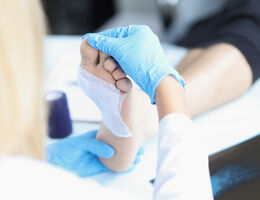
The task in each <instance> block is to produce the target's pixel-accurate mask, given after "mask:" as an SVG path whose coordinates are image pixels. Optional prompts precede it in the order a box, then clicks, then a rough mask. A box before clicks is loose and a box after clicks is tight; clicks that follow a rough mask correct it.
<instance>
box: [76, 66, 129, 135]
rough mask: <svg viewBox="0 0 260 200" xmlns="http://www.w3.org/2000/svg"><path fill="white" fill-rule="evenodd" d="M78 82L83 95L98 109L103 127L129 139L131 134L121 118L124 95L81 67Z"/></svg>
mask: <svg viewBox="0 0 260 200" xmlns="http://www.w3.org/2000/svg"><path fill="white" fill-rule="evenodd" d="M78 82H79V86H80V87H81V89H82V90H83V91H84V92H85V94H86V95H87V96H88V97H89V98H91V99H92V101H93V102H94V103H95V104H96V105H97V106H98V108H99V109H100V111H101V113H102V117H103V119H102V120H103V123H104V125H105V126H106V127H107V128H108V129H109V130H110V131H111V132H112V133H113V134H114V135H116V136H118V137H131V136H132V132H131V131H130V129H129V128H128V127H127V125H126V123H125V122H124V121H123V118H122V117H121V109H122V104H123V101H124V99H125V97H126V94H122V93H120V90H118V89H117V88H116V87H115V85H113V84H110V83H108V82H106V81H104V80H102V79H100V78H98V77H96V76H94V75H92V74H90V73H89V72H87V71H86V70H84V69H82V68H81V66H80V67H79V70H78Z"/></svg>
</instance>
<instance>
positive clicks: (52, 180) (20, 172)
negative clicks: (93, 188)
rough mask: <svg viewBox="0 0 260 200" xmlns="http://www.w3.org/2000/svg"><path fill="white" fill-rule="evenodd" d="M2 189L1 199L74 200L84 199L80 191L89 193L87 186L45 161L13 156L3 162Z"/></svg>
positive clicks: (0, 163) (0, 162) (1, 166)
mask: <svg viewBox="0 0 260 200" xmlns="http://www.w3.org/2000/svg"><path fill="white" fill-rule="evenodd" d="M0 188H2V189H4V190H3V191H4V192H1V194H0V199H6V197H7V196H8V199H18V198H20V199H23V197H26V199H39V198H40V199H46V198H50V199H54V198H63V199H64V198H65V199H69V198H70V199H71V198H74V197H75V196H77V194H78V195H79V196H81V195H80V194H79V193H80V192H79V191H82V190H83V188H84V189H85V190H86V184H85V183H84V181H82V180H80V179H79V178H78V177H76V176H75V175H73V174H70V173H68V172H66V171H64V170H62V169H59V168H56V167H54V166H51V165H49V164H48V163H45V162H43V161H40V160H35V159H32V158H28V157H25V156H12V157H6V158H3V159H1V161H0ZM75 193H76V195H75ZM2 197H3V198H2ZM81 197H83V196H81ZM79 199H81V198H79ZM82 199H83V198H82Z"/></svg>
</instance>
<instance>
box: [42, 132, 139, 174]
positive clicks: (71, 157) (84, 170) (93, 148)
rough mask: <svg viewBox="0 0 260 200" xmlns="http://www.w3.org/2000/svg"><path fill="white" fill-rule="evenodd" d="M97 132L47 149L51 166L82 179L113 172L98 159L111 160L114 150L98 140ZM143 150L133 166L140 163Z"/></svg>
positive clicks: (61, 142) (62, 141)
mask: <svg viewBox="0 0 260 200" xmlns="http://www.w3.org/2000/svg"><path fill="white" fill-rule="evenodd" d="M96 134H97V130H94V131H90V132H87V133H85V134H83V135H80V136H77V137H71V138H65V139H62V140H60V141H58V142H56V143H54V144H51V145H48V146H47V147H46V153H47V161H48V162H49V163H50V164H53V165H55V166H58V167H61V168H64V169H66V170H69V171H72V172H74V173H76V174H77V175H78V176H80V177H85V176H91V175H95V174H99V173H102V172H112V171H111V170H110V169H108V168H107V167H105V166H104V165H103V164H102V163H101V162H100V161H99V159H98V158H97V156H99V157H102V158H111V157H112V156H113V155H114V152H115V151H114V149H113V148H112V147H111V146H110V145H108V144H106V143H104V142H102V141H99V140H97V139H96ZM142 154H143V149H140V150H139V152H138V153H137V157H136V160H135V162H134V164H133V166H134V165H135V164H137V163H138V162H139V161H140V155H142Z"/></svg>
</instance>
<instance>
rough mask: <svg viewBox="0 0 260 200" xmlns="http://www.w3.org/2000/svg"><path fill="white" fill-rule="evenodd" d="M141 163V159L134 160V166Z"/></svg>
mask: <svg viewBox="0 0 260 200" xmlns="http://www.w3.org/2000/svg"><path fill="white" fill-rule="evenodd" d="M140 161H141V158H140V157H139V156H137V157H136V158H135V160H134V165H136V164H138V163H139V162H140Z"/></svg>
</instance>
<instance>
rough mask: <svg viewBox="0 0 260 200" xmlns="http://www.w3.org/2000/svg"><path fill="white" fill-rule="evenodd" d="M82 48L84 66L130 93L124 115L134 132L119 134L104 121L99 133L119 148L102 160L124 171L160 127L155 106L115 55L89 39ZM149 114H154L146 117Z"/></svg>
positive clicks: (106, 140) (124, 107)
mask: <svg viewBox="0 0 260 200" xmlns="http://www.w3.org/2000/svg"><path fill="white" fill-rule="evenodd" d="M80 52H81V66H82V68H83V69H85V70H87V71H88V72H89V73H91V74H93V75H95V76H97V77H98V78H100V79H103V80H104V81H106V82H108V83H110V84H113V85H115V86H116V87H117V88H118V89H119V90H120V91H121V92H122V93H125V94H127V96H126V97H125V99H124V101H123V105H122V110H121V116H122V118H123V121H124V122H125V123H126V125H127V126H128V128H129V129H130V130H131V132H132V133H133V136H132V137H130V138H121V137H117V136H115V135H114V134H113V133H112V132H111V131H109V130H108V129H107V128H106V127H105V126H104V124H101V126H100V129H99V131H98V134H97V139H99V140H102V141H104V142H106V143H108V144H110V145H111V146H113V147H114V149H115V150H116V152H115V155H114V156H113V157H112V158H110V159H102V158H100V161H101V162H102V163H103V164H104V165H106V166H107V167H108V168H110V169H112V170H114V171H118V172H122V171H125V170H127V169H129V168H130V167H131V166H132V164H133V161H134V159H135V157H136V153H137V151H138V149H139V148H140V146H141V145H142V143H143V142H144V141H145V140H146V139H147V138H149V137H152V136H154V135H155V134H156V132H157V127H158V121H157V113H156V109H155V107H154V106H151V104H150V100H149V98H148V96H146V95H145V94H144V93H143V92H142V91H140V90H137V89H135V88H133V87H132V83H131V81H130V80H129V79H128V78H127V77H126V74H125V73H124V72H123V71H122V70H121V68H120V67H119V66H118V64H117V63H116V62H115V61H114V59H113V58H111V57H110V56H108V55H106V54H104V53H103V52H100V51H98V50H96V49H94V48H92V47H91V46H89V44H88V43H87V41H86V39H85V40H84V41H83V42H82V45H81V48H80ZM147 114H150V115H151V118H149V119H144V118H143V117H144V116H147Z"/></svg>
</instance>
